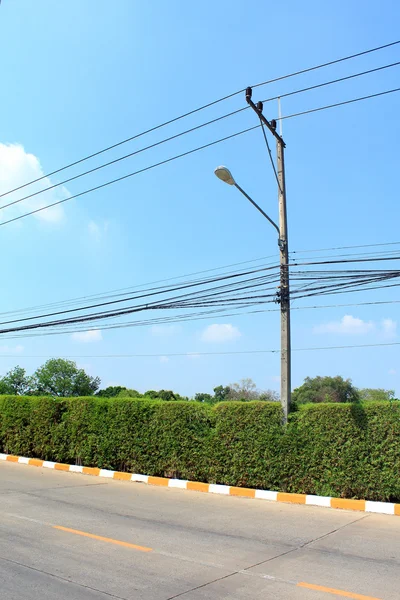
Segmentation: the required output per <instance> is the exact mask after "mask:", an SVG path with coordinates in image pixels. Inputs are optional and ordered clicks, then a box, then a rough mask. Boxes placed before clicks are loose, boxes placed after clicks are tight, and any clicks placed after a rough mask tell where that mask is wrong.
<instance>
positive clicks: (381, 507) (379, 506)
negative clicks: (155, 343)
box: [0, 454, 400, 516]
mask: <svg viewBox="0 0 400 600" xmlns="http://www.w3.org/2000/svg"><path fill="white" fill-rule="evenodd" d="M0 461H7V462H13V463H19V464H22V465H31V466H34V467H42V468H44V469H54V470H56V471H68V472H70V473H83V474H84V475H94V476H96V477H105V478H107V479H116V480H119V481H134V482H139V483H146V484H148V485H158V486H162V487H169V488H180V489H183V490H192V491H194V492H207V493H210V494H222V495H225V496H241V497H244V498H258V499H259V500H269V501H271V502H289V503H291V504H307V505H311V506H324V507H326V508H341V509H344V510H358V511H363V512H368V513H380V514H384V515H397V516H400V504H394V503H391V502H372V501H370V500H347V499H346V498H331V497H326V496H313V495H310V494H289V493H286V492H273V491H269V490H255V489H251V488H243V487H235V486H232V485H219V484H215V483H202V482H200V481H187V480H184V479H169V478H167V477H152V476H151V475H141V474H139V473H125V472H122V471H109V470H108V469H98V468H96V467H83V466H80V465H68V464H64V463H56V462H52V461H49V460H40V459H38V458H26V457H24V456H14V455H13V454H0Z"/></svg>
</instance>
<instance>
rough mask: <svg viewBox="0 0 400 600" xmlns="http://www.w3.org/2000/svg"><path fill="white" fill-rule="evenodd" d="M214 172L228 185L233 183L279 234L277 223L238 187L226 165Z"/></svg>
mask: <svg viewBox="0 0 400 600" xmlns="http://www.w3.org/2000/svg"><path fill="white" fill-rule="evenodd" d="M214 173H215V174H216V176H217V177H218V179H220V180H221V181H223V182H224V183H227V184H228V185H234V186H235V188H237V189H238V190H239V192H241V193H242V194H243V196H245V198H247V200H249V202H251V203H252V205H253V206H255V207H256V209H257V210H259V211H260V213H261V214H262V215H263V217H265V218H266V219H268V221H269V222H270V223H271V225H272V226H273V227H275V229H276V230H277V232H278V236H280V232H279V227H278V225H277V224H276V223H275V222H274V221H273V220H272V219H270V218H269V216H268V215H267V213H266V212H264V211H263V209H262V208H261V207H260V206H258V204H257V202H254V200H253V199H252V198H250V196H249V195H248V194H246V192H245V191H244V189H242V188H241V187H240V185H238V184H237V183H236V181H235V180H234V179H233V176H232V173H231V172H230V170H229V169H228V168H227V167H222V166H221V167H217V168H216V169H215V170H214ZM279 243H280V237H279V238H278V244H279Z"/></svg>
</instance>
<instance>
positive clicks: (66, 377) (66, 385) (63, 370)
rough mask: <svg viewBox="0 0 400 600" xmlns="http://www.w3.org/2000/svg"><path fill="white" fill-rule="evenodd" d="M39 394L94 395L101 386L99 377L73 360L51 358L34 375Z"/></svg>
mask: <svg viewBox="0 0 400 600" xmlns="http://www.w3.org/2000/svg"><path fill="white" fill-rule="evenodd" d="M33 381H34V390H35V394H37V395H41V394H43V395H49V396H60V397H62V398H66V397H69V396H92V395H93V394H94V393H95V392H96V391H97V390H98V388H99V386H100V378H99V377H91V376H90V375H88V374H87V373H85V371H84V370H83V369H79V368H78V367H77V366H76V363H74V362H73V361H72V360H65V359H63V358H51V359H50V360H48V361H47V362H46V363H45V364H44V365H43V366H42V367H39V369H37V370H36V371H35V373H34V375H33Z"/></svg>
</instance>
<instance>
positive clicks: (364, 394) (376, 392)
mask: <svg viewBox="0 0 400 600" xmlns="http://www.w3.org/2000/svg"><path fill="white" fill-rule="evenodd" d="M358 393H359V396H360V400H362V401H363V402H368V401H370V400H373V401H375V402H383V401H386V402H388V401H390V400H393V398H394V390H384V389H383V388H376V389H375V388H364V389H362V390H358Z"/></svg>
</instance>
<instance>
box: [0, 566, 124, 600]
mask: <svg viewBox="0 0 400 600" xmlns="http://www.w3.org/2000/svg"><path fill="white" fill-rule="evenodd" d="M0 560H2V561H3V562H5V563H9V564H12V565H17V566H18V567H22V568H24V569H29V570H30V571H35V572H36V573H41V574H42V575H47V576H48V577H53V578H54V579H57V580H59V581H63V582H65V583H70V584H71V585H76V586H77V587H80V588H84V589H87V590H90V591H92V592H97V593H99V594H104V596H107V597H108V598H115V599H116V600H130V599H129V598H125V597H124V596H116V595H115V594H111V593H110V592H105V591H103V590H99V589H97V588H94V587H91V586H90V585H84V584H83V583H78V582H77V581H74V580H73V579H67V578H66V577H62V576H61V575H55V574H54V573H49V572H48V571H44V570H43V569H37V568H36V567H31V566H30V565H25V564H24V563H21V562H18V561H17V560H11V559H10V558H4V556H0Z"/></svg>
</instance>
